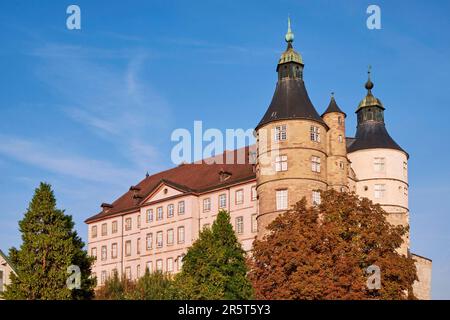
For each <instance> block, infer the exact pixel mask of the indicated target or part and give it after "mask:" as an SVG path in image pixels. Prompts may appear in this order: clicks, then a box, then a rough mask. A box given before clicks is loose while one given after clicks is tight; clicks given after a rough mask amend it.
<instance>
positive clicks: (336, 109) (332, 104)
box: [322, 92, 347, 117]
mask: <svg viewBox="0 0 450 320" xmlns="http://www.w3.org/2000/svg"><path fill="white" fill-rule="evenodd" d="M332 112H338V113H342V114H343V115H344V117H347V115H346V114H345V112H344V111H342V110H341V108H339V106H338V104H337V103H336V99H334V92H331V100H330V104H329V105H328V108H327V110H325V112H324V113H323V114H322V117H323V116H324V115H326V114H327V113H332Z"/></svg>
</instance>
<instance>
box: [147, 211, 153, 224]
mask: <svg viewBox="0 0 450 320" xmlns="http://www.w3.org/2000/svg"><path fill="white" fill-rule="evenodd" d="M152 221H153V209H148V210H147V222H152Z"/></svg>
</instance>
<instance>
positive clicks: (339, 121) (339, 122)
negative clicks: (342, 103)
mask: <svg viewBox="0 0 450 320" xmlns="http://www.w3.org/2000/svg"><path fill="white" fill-rule="evenodd" d="M338 124H339V125H341V124H342V117H341V116H339V117H338Z"/></svg>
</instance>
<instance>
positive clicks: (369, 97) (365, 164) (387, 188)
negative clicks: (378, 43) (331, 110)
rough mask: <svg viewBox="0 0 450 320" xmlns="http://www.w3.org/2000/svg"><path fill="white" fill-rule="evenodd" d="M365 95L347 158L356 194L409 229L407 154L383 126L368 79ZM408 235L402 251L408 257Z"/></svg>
mask: <svg viewBox="0 0 450 320" xmlns="http://www.w3.org/2000/svg"><path fill="white" fill-rule="evenodd" d="M365 87H366V90H367V94H366V96H365V97H364V99H363V100H362V101H361V102H360V103H359V106H358V108H357V110H356V114H357V121H358V124H357V130H356V136H355V139H354V140H352V141H351V142H350V143H349V145H348V147H347V152H348V158H349V160H350V161H351V166H352V169H353V170H354V172H355V173H356V176H357V180H356V193H357V194H358V195H360V196H362V197H367V198H369V199H371V200H372V201H373V202H375V203H379V204H380V205H381V206H382V207H383V209H384V210H385V211H386V212H388V213H389V216H388V221H389V222H390V223H392V224H394V225H403V226H409V206H408V187H409V186H408V158H409V155H408V153H407V152H406V151H405V150H404V149H403V148H401V147H400V146H399V145H398V144H397V143H396V142H395V141H394V139H393V138H392V137H391V136H390V135H389V133H388V131H387V129H386V125H385V122H384V111H385V107H384V106H383V103H382V102H381V101H380V100H379V99H378V98H376V97H375V96H374V95H373V93H372V89H373V88H374V84H373V82H372V80H371V74H370V70H369V79H368V81H367V83H366V85H365ZM408 248H409V235H407V236H406V237H405V242H404V243H403V245H402V247H401V249H400V250H399V251H400V252H401V253H402V254H405V255H406V254H408Z"/></svg>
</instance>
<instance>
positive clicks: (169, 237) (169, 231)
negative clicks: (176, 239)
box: [167, 229, 173, 245]
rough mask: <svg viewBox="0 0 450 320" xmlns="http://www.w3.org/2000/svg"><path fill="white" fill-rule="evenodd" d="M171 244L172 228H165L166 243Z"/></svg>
mask: <svg viewBox="0 0 450 320" xmlns="http://www.w3.org/2000/svg"><path fill="white" fill-rule="evenodd" d="M172 244H173V229H169V230H167V245H172Z"/></svg>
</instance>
